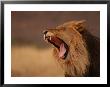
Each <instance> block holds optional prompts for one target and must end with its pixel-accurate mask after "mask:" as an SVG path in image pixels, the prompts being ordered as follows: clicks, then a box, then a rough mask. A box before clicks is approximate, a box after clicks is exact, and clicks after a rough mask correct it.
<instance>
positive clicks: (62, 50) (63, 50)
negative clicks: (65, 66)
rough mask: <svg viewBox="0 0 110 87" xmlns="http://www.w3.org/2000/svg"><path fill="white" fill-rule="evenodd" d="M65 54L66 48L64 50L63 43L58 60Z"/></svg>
mask: <svg viewBox="0 0 110 87" xmlns="http://www.w3.org/2000/svg"><path fill="white" fill-rule="evenodd" d="M65 52H66V48H65V46H64V43H62V44H61V45H60V52H59V57H60V58H61V57H64V54H65Z"/></svg>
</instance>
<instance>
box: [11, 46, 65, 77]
mask: <svg viewBox="0 0 110 87" xmlns="http://www.w3.org/2000/svg"><path fill="white" fill-rule="evenodd" d="M11 61H12V63H11V64H12V65H11V71H12V72H11V73H12V76H43V77H44V76H64V74H63V71H62V69H61V68H60V66H59V65H58V64H57V63H56V61H55V59H54V58H53V56H52V49H38V48H35V47H33V46H12V60H11Z"/></svg>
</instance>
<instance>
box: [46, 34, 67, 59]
mask: <svg viewBox="0 0 110 87" xmlns="http://www.w3.org/2000/svg"><path fill="white" fill-rule="evenodd" d="M44 40H46V41H48V42H49V43H51V44H53V45H54V46H55V47H56V48H58V50H59V55H58V56H59V57H60V58H63V59H65V58H66V56H67V54H68V45H67V44H66V43H65V42H64V41H63V40H62V39H60V38H59V37H56V36H54V35H51V36H49V35H46V34H44Z"/></svg>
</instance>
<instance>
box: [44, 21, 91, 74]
mask: <svg viewBox="0 0 110 87" xmlns="http://www.w3.org/2000/svg"><path fill="white" fill-rule="evenodd" d="M84 30H85V21H84V20H82V21H70V22H67V23H64V24H63V25H60V26H58V27H56V28H55V29H47V30H46V31H44V32H43V33H44V39H45V40H46V41H48V42H49V43H51V44H52V45H54V56H55V59H57V61H58V62H59V64H60V65H61V67H62V68H63V70H64V71H65V75H66V76H84V75H85V73H87V69H88V67H89V65H90V64H89V53H88V51H87V46H86V43H85V40H84V38H83V36H82V34H81V32H83V31H84Z"/></svg>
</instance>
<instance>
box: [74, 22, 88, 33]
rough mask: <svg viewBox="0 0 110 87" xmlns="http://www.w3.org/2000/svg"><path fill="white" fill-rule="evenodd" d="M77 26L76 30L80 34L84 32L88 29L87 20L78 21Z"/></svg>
mask: <svg viewBox="0 0 110 87" xmlns="http://www.w3.org/2000/svg"><path fill="white" fill-rule="evenodd" d="M75 25H76V26H75V29H77V31H79V32H82V31H83V30H85V28H86V20H81V21H77V22H76V23H75Z"/></svg>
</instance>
